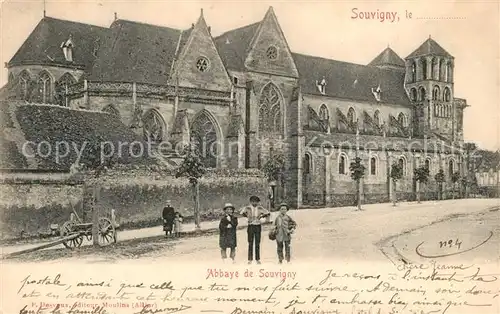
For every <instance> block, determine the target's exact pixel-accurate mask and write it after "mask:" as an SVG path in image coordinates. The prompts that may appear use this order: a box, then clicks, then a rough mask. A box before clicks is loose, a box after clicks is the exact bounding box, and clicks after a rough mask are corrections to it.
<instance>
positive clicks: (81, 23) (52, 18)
mask: <svg viewBox="0 0 500 314" xmlns="http://www.w3.org/2000/svg"><path fill="white" fill-rule="evenodd" d="M43 20H54V21H60V22H67V23H73V24H80V25H85V26H92V27H99V28H102V29H109V27H107V26H101V25H96V24H90V23H84V22H78V21H72V20H64V19H60V18H57V17H52V16H44V17H43V18H42V21H43Z"/></svg>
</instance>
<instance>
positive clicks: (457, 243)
mask: <svg viewBox="0 0 500 314" xmlns="http://www.w3.org/2000/svg"><path fill="white" fill-rule="evenodd" d="M453 246H456V247H457V249H458V250H460V247H461V246H462V241H460V240H459V239H458V238H457V239H456V240H455V242H453V239H450V240H448V241H439V248H440V249H442V248H452V247H453Z"/></svg>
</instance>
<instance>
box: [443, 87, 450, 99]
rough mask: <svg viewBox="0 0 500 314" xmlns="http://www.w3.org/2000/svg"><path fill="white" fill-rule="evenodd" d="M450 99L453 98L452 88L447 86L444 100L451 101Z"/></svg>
mask: <svg viewBox="0 0 500 314" xmlns="http://www.w3.org/2000/svg"><path fill="white" fill-rule="evenodd" d="M450 100H451V92H450V88H448V87H446V88H445V89H444V101H450Z"/></svg>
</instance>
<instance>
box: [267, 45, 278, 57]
mask: <svg viewBox="0 0 500 314" xmlns="http://www.w3.org/2000/svg"><path fill="white" fill-rule="evenodd" d="M266 55H267V57H268V58H269V59H271V60H276V58H278V49H276V47H274V46H271V47H269V48H267V51H266Z"/></svg>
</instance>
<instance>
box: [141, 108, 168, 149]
mask: <svg viewBox="0 0 500 314" xmlns="http://www.w3.org/2000/svg"><path fill="white" fill-rule="evenodd" d="M142 121H143V127H144V138H145V140H146V141H148V142H151V143H160V142H162V141H163V135H164V132H165V122H164V121H163V118H162V117H161V115H160V113H158V111H156V110H149V111H148V112H146V114H145V115H144V117H143V120H142Z"/></svg>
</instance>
